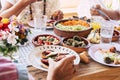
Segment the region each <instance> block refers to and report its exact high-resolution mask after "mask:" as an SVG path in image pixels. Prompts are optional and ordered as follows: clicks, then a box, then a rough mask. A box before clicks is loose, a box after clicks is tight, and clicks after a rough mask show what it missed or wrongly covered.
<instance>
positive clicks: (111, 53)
mask: <svg viewBox="0 0 120 80" xmlns="http://www.w3.org/2000/svg"><path fill="white" fill-rule="evenodd" d="M99 51H100V53H101V54H103V58H104V59H103V60H104V62H105V63H107V64H116V65H117V64H120V55H119V54H118V52H117V50H116V48H115V47H111V48H110V49H108V50H105V49H99Z"/></svg>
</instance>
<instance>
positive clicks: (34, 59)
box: [28, 45, 80, 71]
mask: <svg viewBox="0 0 120 80" xmlns="http://www.w3.org/2000/svg"><path fill="white" fill-rule="evenodd" d="M45 50H53V51H55V52H64V53H65V52H66V53H69V54H70V55H75V56H76V59H75V60H74V64H75V65H77V64H79V62H80V57H79V55H78V54H77V53H76V52H75V51H73V50H71V49H69V48H66V47H62V46H56V45H44V46H39V47H36V48H35V49H34V50H32V52H31V53H30V54H29V56H28V59H29V61H30V63H31V64H32V66H34V67H36V68H38V69H41V70H44V71H48V69H46V68H44V67H42V66H41V57H40V52H43V51H45Z"/></svg>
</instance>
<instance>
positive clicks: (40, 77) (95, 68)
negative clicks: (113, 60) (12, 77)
mask: <svg viewBox="0 0 120 80" xmlns="http://www.w3.org/2000/svg"><path fill="white" fill-rule="evenodd" d="M90 61H91V62H90V63H89V64H84V63H80V64H79V65H78V66H77V72H76V75H75V76H74V77H73V79H72V80H120V67H108V66H104V65H102V64H99V63H97V62H95V61H93V60H92V59H90ZM28 70H29V72H30V74H32V75H33V77H34V78H35V80H46V76H47V72H45V71H42V70H39V69H36V68H34V67H32V66H30V67H28Z"/></svg>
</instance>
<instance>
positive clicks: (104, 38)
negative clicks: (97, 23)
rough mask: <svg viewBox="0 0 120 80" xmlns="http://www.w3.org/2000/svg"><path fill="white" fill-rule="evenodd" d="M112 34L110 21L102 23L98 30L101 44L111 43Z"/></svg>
mask: <svg viewBox="0 0 120 80" xmlns="http://www.w3.org/2000/svg"><path fill="white" fill-rule="evenodd" d="M113 32H114V24H113V23H112V22H111V21H104V22H103V23H102V27H101V30H100V36H101V43H111V41H112V36H113Z"/></svg>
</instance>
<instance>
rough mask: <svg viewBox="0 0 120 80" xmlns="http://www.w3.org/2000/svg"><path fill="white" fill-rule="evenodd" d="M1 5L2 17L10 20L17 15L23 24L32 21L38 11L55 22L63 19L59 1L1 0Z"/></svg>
mask: <svg viewBox="0 0 120 80" xmlns="http://www.w3.org/2000/svg"><path fill="white" fill-rule="evenodd" d="M1 4H2V9H1V11H0V16H2V17H8V18H9V17H10V16H12V15H16V16H18V18H19V19H20V20H21V21H22V22H23V23H27V22H28V21H29V20H32V19H33V17H34V15H35V13H36V11H38V10H40V11H39V12H40V14H44V15H45V14H46V15H47V16H48V18H51V19H53V20H59V19H62V18H63V13H62V12H61V11H60V10H59V5H60V2H59V0H39V1H37V0H1Z"/></svg>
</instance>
